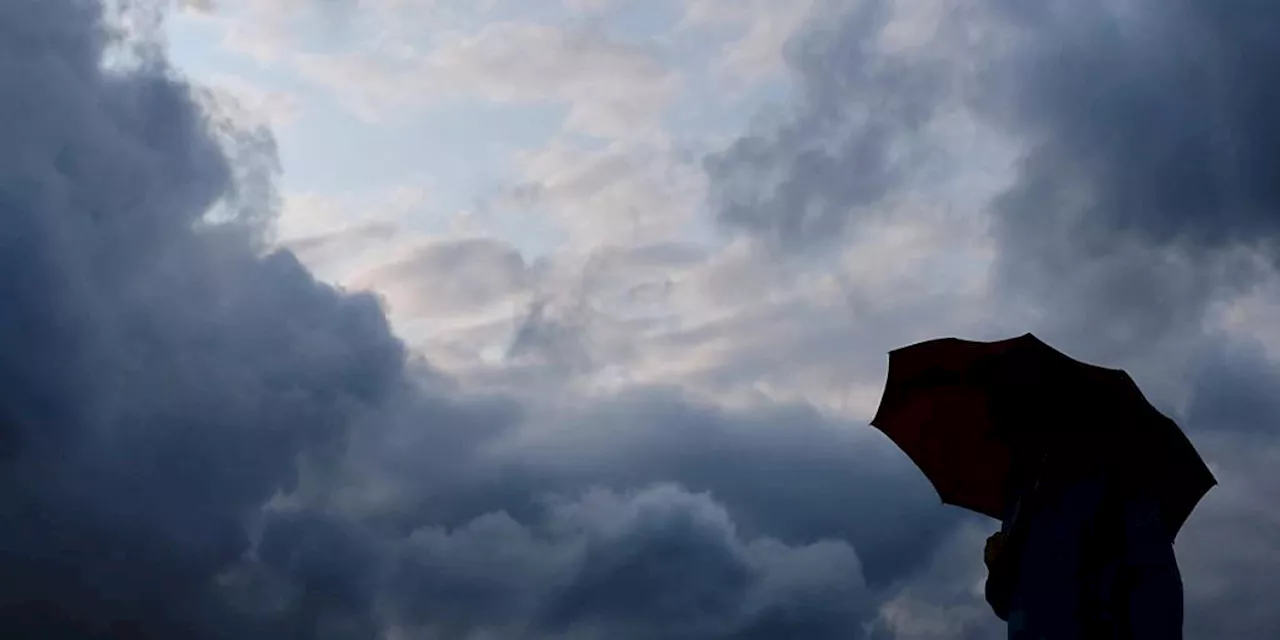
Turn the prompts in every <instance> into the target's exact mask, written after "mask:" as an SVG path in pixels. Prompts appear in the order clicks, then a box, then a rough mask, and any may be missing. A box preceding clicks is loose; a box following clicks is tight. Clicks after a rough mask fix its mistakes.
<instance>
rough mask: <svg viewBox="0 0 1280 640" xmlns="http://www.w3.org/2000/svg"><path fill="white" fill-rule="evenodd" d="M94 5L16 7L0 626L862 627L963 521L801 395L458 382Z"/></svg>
mask: <svg viewBox="0 0 1280 640" xmlns="http://www.w3.org/2000/svg"><path fill="white" fill-rule="evenodd" d="M102 19H103V18H102V13H101V11H100V7H98V6H96V5H94V4H91V3H85V2H80V1H78V0H39V1H38V2H37V1H34V0H33V1H30V2H26V1H19V2H16V3H7V4H4V5H0V60H3V62H0V95H3V96H4V97H5V100H3V101H0V104H3V110H4V113H3V114H0V115H3V117H0V140H3V141H4V145H3V146H4V149H5V152H4V153H3V154H0V214H2V215H3V216H4V218H5V224H4V225H0V267H3V268H0V297H3V300H4V304H3V305H2V309H3V310H0V322H2V323H3V326H4V330H3V331H0V354H3V355H2V356H0V470H3V472H4V473H5V474H6V476H7V477H8V478H9V479H10V480H11V482H7V483H5V488H4V489H3V492H4V502H5V504H6V505H9V508H7V509H5V510H4V512H3V513H0V555H2V556H3V560H4V564H5V566H6V568H7V569H6V572H5V577H4V579H3V580H0V603H3V607H4V609H5V611H6V615H5V616H3V618H2V619H0V635H4V636H11V637H40V638H51V639H68V640H72V639H85V640H87V639H89V638H102V637H128V638H133V637H140V638H168V637H187V638H196V639H200V638H228V637H234V638H246V639H254V638H279V637H293V638H353V639H365V638H374V637H385V636H394V637H402V638H412V637H438V635H439V634H443V635H445V636H446V637H474V636H477V635H480V634H483V633H490V636H489V637H499V638H501V637H511V638H515V637H520V638H529V637H535V638H536V637H545V638H564V637H624V638H625V637H645V638H655V637H671V638H687V637H711V638H715V637H721V638H769V637H776V636H777V635H797V636H804V637H815V638H823V637H850V636H855V637H856V636H857V635H858V634H859V633H860V630H861V629H862V625H863V623H864V622H865V621H866V620H868V619H869V618H870V617H871V616H873V615H874V609H875V607H876V603H877V601H878V600H880V599H882V598H883V594H882V593H881V592H880V590H881V589H883V588H884V585H886V584H890V583H892V582H893V580H894V579H895V578H896V577H898V576H901V575H903V573H904V572H909V571H910V570H911V569H912V568H913V567H916V566H917V565H918V563H919V562H920V560H921V558H923V557H925V556H926V551H927V550H928V549H929V548H931V546H932V545H933V544H934V543H935V541H936V540H938V539H940V538H941V537H942V536H944V535H945V534H946V532H947V531H949V530H950V529H951V528H953V527H954V526H955V522H956V520H957V518H958V517H959V516H958V515H957V514H955V513H950V512H944V511H942V510H940V509H938V508H937V503H936V498H935V497H934V496H933V495H932V494H931V492H930V490H929V489H928V487H927V485H925V484H923V481H922V480H920V479H919V478H915V477H914V476H910V475H905V474H904V473H903V471H904V468H903V467H902V466H900V465H898V466H896V467H894V466H891V465H888V464H886V462H887V461H889V460H892V458H891V457H890V456H891V455H892V452H891V451H889V450H887V449H886V448H885V447H884V446H883V443H881V444H882V446H880V447H879V448H877V447H875V446H865V443H863V442H861V441H860V440H859V434H865V433H866V432H865V431H855V430H854V429H852V425H849V424H847V423H844V422H836V421H832V420H831V419H829V418H827V417H824V416H823V415H821V414H819V413H818V412H816V411H813V410H811V409H806V408H803V407H775V408H774V409H773V410H771V411H757V412H753V413H734V412H729V411H726V410H724V409H722V408H720V407H717V406H714V405H709V404H705V403H701V402H699V401H697V400H694V399H692V398H690V397H687V396H685V395H683V394H681V393H678V392H676V391H672V390H661V389H647V390H645V389H640V390H637V389H633V390H630V391H628V392H626V393H618V394H612V395H608V396H604V397H595V398H587V397H581V396H578V395H575V394H573V393H571V392H570V391H569V390H567V389H562V390H559V393H549V394H546V395H538V394H525V395H521V394H516V393H508V394H503V395H499V394H490V395H476V394H475V393H473V392H471V391H469V390H466V389H463V388H462V386H461V385H460V384H459V383H458V381H457V380H454V379H451V378H449V377H448V376H446V375H445V374H443V373H441V372H440V371H438V370H435V369H433V368H432V366H431V365H430V364H429V363H426V362H423V361H421V360H420V359H418V358H416V357H410V354H409V353H408V352H407V351H406V349H405V347H404V345H403V344H402V343H401V341H400V340H399V339H398V338H397V337H396V336H395V335H393V334H392V332H391V330H390V327H389V324H388V321H387V317H386V315H385V313H384V310H383V309H382V308H381V306H380V304H379V301H378V300H377V299H376V298H375V297H374V296H373V295H370V294H363V293H352V292H348V291H344V290H341V289H339V288H337V287H335V286H331V285H327V284H324V283H321V282H318V281H317V280H316V279H315V278H314V277H313V276H312V275H311V273H309V272H308V271H307V269H306V268H304V267H303V265H302V264H301V263H300V262H299V260H298V259H297V258H296V257H295V256H294V254H293V253H291V252H290V251H288V250H284V249H277V248H274V247H272V245H271V244H270V240H271V239H272V234H271V232H272V231H273V228H272V227H273V226H274V222H275V219H274V216H275V215H276V213H277V212H276V210H275V206H276V198H275V197H274V194H275V191H274V178H275V170H276V162H275V158H274V157H273V156H272V153H273V152H274V145H273V142H272V140H271V138H270V136H269V132H267V131H266V130H265V129H261V128H253V129H248V130H245V129H243V128H242V127H243V123H242V122H239V121H237V120H235V119H231V118H225V117H222V116H223V115H224V114H221V113H219V112H218V110H217V108H216V107H217V105H216V104H210V103H208V102H202V101H201V99H200V98H199V97H198V95H197V93H198V92H196V91H195V90H193V88H192V87H191V86H190V85H189V84H188V83H187V82H185V81H184V80H182V79H181V77H180V75H179V74H178V73H177V71H176V70H174V69H172V68H170V67H169V66H168V64H167V62H166V61H165V59H164V57H163V56H162V55H161V54H162V53H163V49H162V48H159V47H156V48H155V51H156V52H157V53H156V57H153V58H151V59H148V60H146V61H144V62H145V64H139V65H132V66H129V67H124V68H113V69H111V70H107V69H105V68H104V66H103V65H102V64H101V61H102V56H103V51H104V48H105V47H108V46H112V42H111V41H110V39H109V38H107V36H106V35H105V34H106V33H107V32H106V31H105V30H104V29H103V28H102V26H103V22H102ZM339 231H341V229H339ZM313 239H314V238H313ZM650 253H651V254H657V256H656V257H655V256H654V255H649V257H648V258H645V257H644V255H643V254H642V253H637V254H636V255H635V257H633V260H634V261H635V262H637V263H645V261H646V260H649V261H650V262H652V261H655V260H656V261H658V262H662V261H666V260H673V261H679V259H680V257H681V255H683V254H680V252H678V251H674V252H672V251H669V252H667V253H665V254H664V253H663V252H661V251H656V250H655V251H651V252H650ZM412 258H413V259H412V260H408V261H406V262H405V263H404V264H402V265H401V267H403V268H404V269H408V270H422V269H428V270H436V271H440V272H442V273H443V274H445V275H450V274H451V275H454V276H458V277H465V278H468V279H470V278H472V277H473V276H475V275H476V272H484V273H490V271H486V270H488V269H491V268H492V273H493V274H496V275H495V276H494V279H493V282H495V283H496V284H495V285H494V288H493V290H492V291H491V293H493V294H494V295H501V294H504V293H505V292H506V291H507V287H508V284H510V283H511V282H514V281H518V280H519V277H520V276H519V275H518V274H519V269H518V268H517V267H519V266H520V260H519V258H518V256H516V255H515V254H513V253H511V252H509V251H508V250H507V249H506V248H504V247H502V246H500V245H495V244H490V245H486V244H484V243H482V242H474V241H473V242H460V243H454V244H448V243H443V244H439V245H434V246H426V247H419V251H418V253H416V254H414V255H413V256H412ZM393 275H394V274H393ZM468 281H470V280H468ZM440 286H441V289H439V290H438V291H437V292H436V293H435V294H433V296H432V297H431V299H429V300H428V302H431V301H434V300H439V299H441V298H448V297H449V296H455V297H457V299H456V300H453V302H459V301H461V302H460V304H464V305H465V304H470V303H471V302H473V301H475V302H476V303H477V304H478V303H479V301H480V298H485V296H480V298H476V299H475V300H473V299H472V298H471V297H470V296H472V295H474V293H475V291H473V290H468V289H466V288H465V287H463V286H461V283H453V284H442V285H440ZM480 293H485V292H483V291H481V292H480ZM486 299H487V298H486ZM447 301H448V300H446V302H447ZM543 388H544V389H548V390H555V387H554V386H553V385H552V384H548V385H546V386H545V387H543ZM895 469H896V470H895ZM507 596H510V597H507ZM431 634H437V635H436V636H433V635H431ZM628 634H630V635H628Z"/></svg>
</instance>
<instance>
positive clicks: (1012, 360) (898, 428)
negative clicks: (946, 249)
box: [871, 333, 1217, 534]
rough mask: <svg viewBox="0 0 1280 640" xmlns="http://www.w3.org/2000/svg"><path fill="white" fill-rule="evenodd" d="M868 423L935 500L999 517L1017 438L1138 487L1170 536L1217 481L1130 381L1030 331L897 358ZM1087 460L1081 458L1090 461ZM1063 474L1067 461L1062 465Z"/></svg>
mask: <svg viewBox="0 0 1280 640" xmlns="http://www.w3.org/2000/svg"><path fill="white" fill-rule="evenodd" d="M871 424H872V425H874V426H875V427H876V428H878V429H879V430H880V431H882V432H883V433H884V434H885V435H887V436H889V438H890V439H892V440H893V441H894V443H896V444H897V445H898V446H899V447H900V448H901V449H902V451H903V452H904V453H906V454H907V456H908V457H909V458H911V460H912V461H913V462H914V463H915V464H916V466H918V467H920V470H921V471H923V472H924V474H925V476H926V477H927V478H928V479H929V481H930V482H931V483H932V484H933V486H934V488H935V489H936V490H937V491H938V494H939V496H940V497H941V498H942V501H943V502H944V503H947V504H952V505H956V506H959V507H964V508H966V509H970V510H973V511H976V512H978V513H982V514H985V515H988V516H991V517H993V518H997V519H998V518H1001V516H1002V515H1003V514H1004V513H1005V500H1006V496H1008V495H1009V485H1010V483H1011V482H1012V478H1011V474H1012V472H1013V469H1014V467H1015V464H1016V463H1017V462H1019V461H1017V460H1015V459H1014V450H1015V449H1014V448H1013V447H1011V446H1010V442H1013V441H1018V440H1021V441H1030V439H1033V438H1035V439H1038V440H1037V441H1039V442H1048V443H1052V444H1050V445H1049V449H1048V450H1049V451H1051V452H1054V453H1053V455H1056V456H1058V457H1059V458H1062V457H1081V458H1085V457H1090V458H1092V460H1091V461H1089V462H1086V461H1084V460H1081V461H1080V464H1082V465H1083V464H1088V463H1094V462H1102V463H1104V464H1107V465H1109V466H1110V467H1111V468H1112V469H1113V470H1114V471H1117V472H1120V473H1122V474H1124V476H1125V477H1126V478H1129V479H1131V480H1134V481H1136V482H1139V483H1141V484H1142V486H1143V487H1144V488H1145V489H1147V490H1148V491H1150V492H1151V494H1152V495H1153V496H1154V497H1155V498H1156V500H1157V501H1158V502H1159V503H1160V505H1161V509H1162V511H1163V513H1164V516H1165V518H1166V522H1167V523H1168V524H1169V526H1170V527H1171V533H1174V534H1176V532H1177V531H1178V529H1180V528H1181V527H1182V524H1183V522H1185V521H1186V519H1187V516H1188V515H1190V513H1191V511H1192V509H1194V508H1195V506H1196V504H1197V503H1199V501H1200V499H1201V498H1202V497H1203V496H1204V494H1205V493H1207V492H1208V491H1209V489H1210V488H1211V487H1213V486H1214V485H1215V484H1216V483H1217V481H1216V480H1215V479H1214V477H1213V474H1212V473H1211V472H1210V471H1209V468H1208V467H1207V466H1206V465H1205V463H1204V461H1203V460H1202V459H1201V458H1200V455H1199V453H1197V452H1196V450H1195V448H1194V447H1193V446H1192V444H1191V442H1190V441H1189V440H1187V438H1186V436H1185V435H1184V434H1183V433H1182V430H1181V429H1180V428H1179V427H1178V425H1177V424H1175V423H1174V422H1173V421H1172V420H1170V419H1169V418H1168V417H1166V416H1165V415H1163V414H1161V413H1160V412H1159V411H1158V410H1157V409H1156V408H1155V407H1153V406H1152V405H1151V403H1150V402H1148V401H1147V399H1146V398H1145V397H1144V396H1143V394H1142V391H1141V390H1139V389H1138V386H1137V384H1135V383H1134V381H1133V379H1132V378H1130V377H1129V375H1128V374H1127V373H1125V372H1124V371H1121V370H1118V369H1107V368H1104V367H1098V366H1095V365H1091V364H1087V363H1084V362H1080V361H1078V360H1075V359H1073V358H1071V357H1069V356H1067V355H1065V354H1063V353H1062V352H1060V351H1058V350H1056V349H1054V348H1053V347H1051V346H1049V345H1047V344H1045V343H1044V342H1042V341H1040V339H1038V338H1036V337H1035V336H1033V335H1031V334H1029V333H1028V334H1026V335H1023V336H1019V337H1017V338H1011V339H1008V340H1000V341H996V342H975V341H969V340H960V339H957V338H942V339H938V340H930V341H927V342H922V343H919V344H915V345H911V346H908V347H903V348H901V349H897V350H894V351H892V352H890V354H889V374H888V380H887V382H886V384H885V390H884V395H883V397H882V398H881V401H880V408H879V409H878V410H877V412H876V416H875V418H874V419H873V420H872V421H871ZM1086 452H1088V453H1086ZM1057 464H1058V465H1059V466H1061V465H1063V464H1066V465H1070V464H1072V460H1066V461H1063V460H1058V461H1057Z"/></svg>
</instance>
